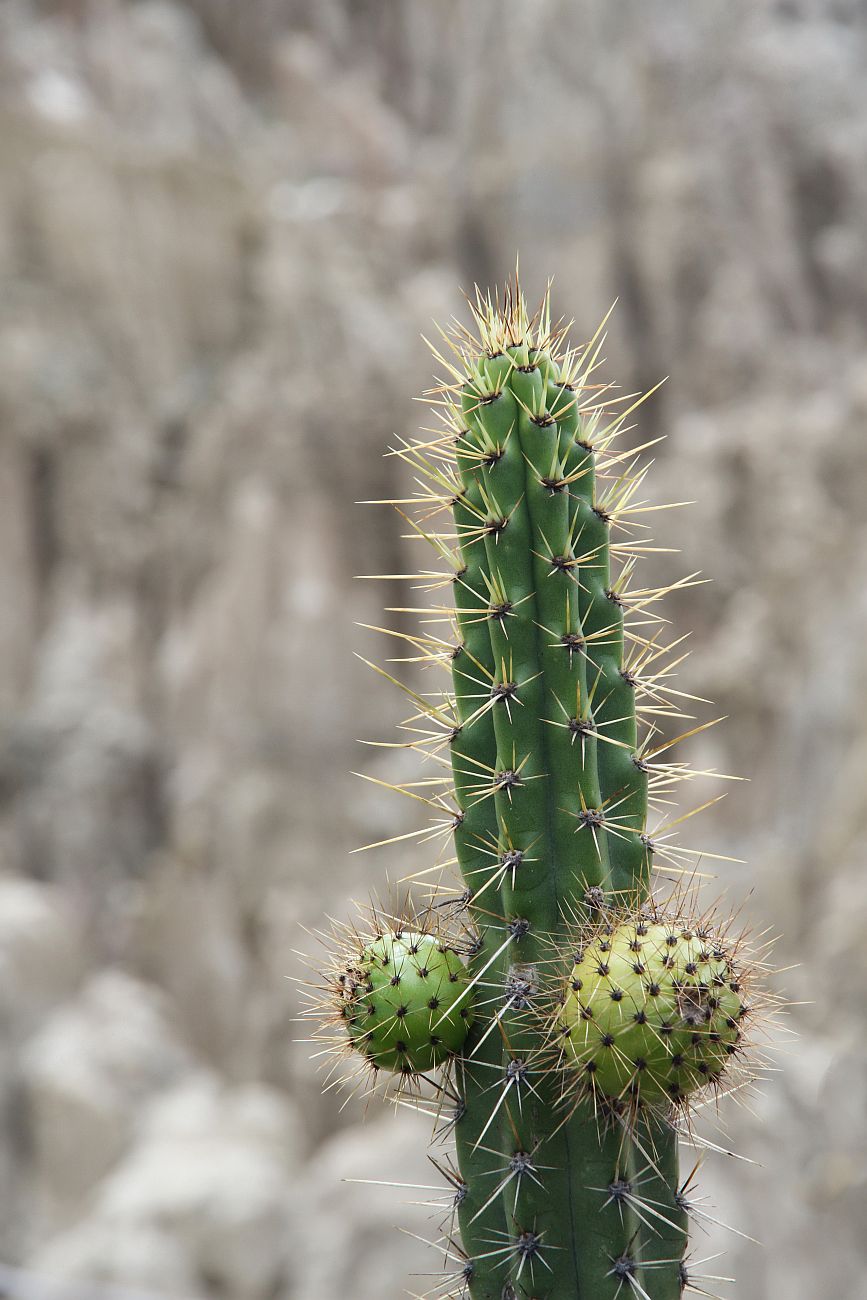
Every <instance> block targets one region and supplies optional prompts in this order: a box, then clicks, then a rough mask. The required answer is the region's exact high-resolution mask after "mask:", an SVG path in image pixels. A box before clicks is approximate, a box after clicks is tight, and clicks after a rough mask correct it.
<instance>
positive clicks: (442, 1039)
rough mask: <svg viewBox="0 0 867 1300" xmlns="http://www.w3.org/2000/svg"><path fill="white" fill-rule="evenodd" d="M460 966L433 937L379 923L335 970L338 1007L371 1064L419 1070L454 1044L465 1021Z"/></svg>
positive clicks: (468, 1017) (464, 978)
mask: <svg viewBox="0 0 867 1300" xmlns="http://www.w3.org/2000/svg"><path fill="white" fill-rule="evenodd" d="M468 982H469V976H468V975H467V971H466V967H465V966H464V964H463V962H462V961H461V958H460V956H459V955H458V953H457V952H456V951H455V949H454V948H451V947H449V946H448V945H447V944H446V943H445V942H443V940H442V939H441V938H438V937H437V936H435V935H431V934H422V933H420V932H419V931H415V930H403V929H400V930H387V931H386V932H385V933H383V934H381V935H379V936H378V937H377V938H376V939H374V940H373V941H372V942H371V943H368V944H367V945H366V946H365V947H364V948H363V949H362V951H361V952H360V954H359V956H358V959H357V961H354V962H348V963H347V965H346V970H345V972H343V973H342V974H341V976H340V977H339V980H338V983H339V989H340V997H341V999H342V1004H341V1014H342V1016H343V1018H344V1019H345V1021H346V1024H347V1027H348V1029H349V1037H350V1040H351V1042H352V1044H353V1046H354V1047H356V1048H357V1049H358V1050H359V1051H361V1052H363V1053H364V1055H365V1056H366V1057H367V1058H368V1059H369V1060H370V1062H371V1064H373V1065H375V1066H377V1067H379V1068H381V1069H383V1070H394V1071H399V1072H401V1073H403V1074H422V1073H424V1072H425V1071H426V1070H431V1069H433V1068H434V1067H435V1066H437V1065H441V1064H442V1063H443V1062H444V1061H445V1060H447V1059H448V1057H449V1056H452V1055H454V1053H455V1052H458V1051H460V1049H461V1047H463V1045H464V1042H465V1040H466V1037H467V1032H468V1030H469V1027H470V1024H471V1023H472V1009H471V1007H470V995H469V993H468V991H467V989H468Z"/></svg>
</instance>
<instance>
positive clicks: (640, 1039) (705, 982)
mask: <svg viewBox="0 0 867 1300" xmlns="http://www.w3.org/2000/svg"><path fill="white" fill-rule="evenodd" d="M740 990H741V984H740V979H739V971H738V968H737V964H736V963H735V961H734V959H733V954H732V952H731V951H730V949H729V948H727V947H726V946H725V944H724V943H723V942H722V940H721V939H719V938H718V937H716V936H714V935H713V934H712V933H710V932H708V931H707V930H705V929H700V930H693V929H690V928H688V927H687V926H686V925H685V924H684V922H683V921H682V920H681V921H678V922H674V923H672V922H666V921H664V920H657V921H647V922H645V921H643V920H641V919H638V920H633V921H628V922H621V923H619V924H617V923H614V924H612V923H610V922H609V923H607V924H605V925H604V926H603V927H602V929H601V930H600V931H599V932H597V933H596V934H594V935H593V936H592V938H591V939H590V940H589V941H588V942H587V943H586V944H585V945H583V946H582V948H581V949H580V950H579V951H578V953H577V954H576V958H575V964H574V965H573V967H572V971H571V973H570V975H569V981H568V987H567V992H566V996H565V999H564V1001H563V1004H562V1007H561V1008H560V1010H559V1013H558V1028H559V1031H560V1036H561V1038H562V1040H563V1043H564V1045H565V1050H566V1055H567V1060H571V1062H573V1063H574V1064H575V1065H577V1066H578V1067H579V1069H580V1070H581V1072H582V1074H583V1076H584V1079H585V1081H586V1086H587V1087H588V1090H592V1091H593V1092H595V1093H597V1094H599V1095H602V1096H603V1097H608V1098H618V1097H622V1096H624V1095H627V1094H629V1095H631V1096H632V1097H633V1098H635V1099H637V1100H638V1101H644V1102H660V1101H663V1100H668V1101H678V1100H680V1099H685V1098H686V1097H688V1096H689V1094H690V1093H692V1092H694V1091H695V1090H696V1089H697V1088H701V1087H702V1086H704V1085H706V1084H708V1083H713V1082H715V1081H717V1080H718V1079H719V1078H720V1076H721V1074H722V1072H723V1070H724V1068H725V1066H726V1063H727V1061H728V1059H729V1057H730V1056H732V1055H734V1054H735V1053H736V1051H737V1043H738V1040H739V1038H740V1036H741V1031H740V1027H739V1026H740V1022H741V1021H742V1020H743V1018H744V1017H745V1016H746V1014H747V1006H746V1004H745V1003H744V1002H743V1001H742V1000H741V992H740Z"/></svg>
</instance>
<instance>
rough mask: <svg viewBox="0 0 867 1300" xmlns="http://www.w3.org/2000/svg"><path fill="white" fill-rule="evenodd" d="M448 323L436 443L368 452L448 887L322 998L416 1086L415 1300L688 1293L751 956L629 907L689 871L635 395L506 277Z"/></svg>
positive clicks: (346, 1039)
mask: <svg viewBox="0 0 867 1300" xmlns="http://www.w3.org/2000/svg"><path fill="white" fill-rule="evenodd" d="M549 289H550V286H549ZM470 310H471V315H472V321H473V328H472V329H468V328H466V327H465V326H464V325H462V324H460V323H459V322H456V321H455V322H452V323H451V325H450V326H449V327H448V329H446V330H445V331H441V338H442V342H441V343H440V344H439V345H437V346H434V347H433V348H432V350H433V352H434V355H435V357H436V359H437V362H438V363H439V365H440V367H441V368H442V375H441V379H440V382H439V383H438V385H437V386H436V387H435V388H434V389H432V390H431V391H430V392H429V393H428V394H427V396H428V398H429V400H430V402H431V405H432V408H433V410H434V412H435V415H436V427H435V428H433V429H429V430H427V431H426V432H425V433H424V435H423V436H422V437H421V438H419V439H418V440H415V441H411V442H401V444H400V445H399V446H398V447H397V448H396V449H395V450H396V451H397V453H398V454H399V455H400V456H401V457H402V458H403V460H404V461H405V462H406V463H407V465H408V466H409V467H410V469H411V471H412V473H413V477H414V479H415V482H416V483H417V484H419V485H420V491H419V492H418V494H417V496H416V498H415V499H414V510H413V511H412V512H411V513H408V512H407V511H406V509H405V503H402V504H398V503H396V504H398V509H399V510H400V512H401V514H402V516H403V517H404V519H406V520H408V522H409V523H410V525H411V528H412V534H413V537H415V538H425V539H426V540H427V541H428V542H429V543H431V545H432V546H433V548H434V550H435V551H436V553H437V554H438V556H439V558H440V560H441V561H442V562H443V570H444V571H442V570H441V571H437V572H430V571H428V572H423V573H421V574H419V575H415V576H414V578H413V581H414V582H415V583H416V584H417V585H420V586H421V587H423V588H425V589H426V590H427V591H428V592H430V593H431V598H430V603H429V605H426V606H425V607H424V608H423V610H422V611H421V613H422V618H423V630H422V631H421V632H412V633H410V632H392V633H390V635H392V636H394V637H397V638H399V639H401V640H402V641H403V642H404V644H405V645H407V646H408V647H409V648H410V652H411V653H410V656H409V657H410V658H411V659H413V660H417V659H421V660H423V661H424V663H425V665H426V666H428V667H430V669H431V670H432V671H433V672H439V673H442V672H445V673H447V674H448V675H449V679H450V685H449V686H447V687H446V688H445V690H444V691H442V693H440V694H431V692H430V691H429V690H428V689H427V688H426V687H427V683H426V686H425V689H424V690H422V689H421V688H419V689H417V688H416V687H415V686H413V687H407V686H403V687H402V689H403V690H404V691H405V693H406V695H407V697H408V699H409V700H410V704H411V715H410V717H409V718H408V719H407V721H406V723H405V724H404V725H405V727H406V728H407V729H408V731H409V732H410V733H411V742H410V743H411V745H412V746H413V747H414V748H416V749H418V750H420V751H421V752H423V753H424V754H425V755H426V757H427V759H428V761H429V762H431V763H433V764H434V765H436V768H437V769H438V771H437V774H435V775H434V776H433V777H431V778H429V779H428V780H426V781H425V782H424V783H422V784H421V785H419V784H417V783H410V784H408V785H406V786H396V787H394V788H396V789H400V790H402V791H403V793H405V794H407V795H409V796H410V797H411V798H412V799H413V800H414V801H416V802H421V803H422V804H423V805H424V806H425V807H426V808H427V810H428V812H429V814H430V822H429V824H428V825H427V826H426V827H425V828H424V830H423V832H422V835H423V837H437V836H443V837H444V838H445V840H446V842H447V843H450V844H451V845H452V850H451V851H452V852H453V858H451V862H453V863H456V865H457V867H458V870H459V873H460V883H459V885H458V886H457V888H456V889H455V888H454V887H452V886H449V885H448V884H447V883H445V882H440V883H438V884H437V886H436V888H435V891H434V895H435V897H434V900H433V903H432V905H431V907H430V909H429V911H428V913H427V916H426V918H425V920H424V921H416V922H414V923H413V924H412V926H411V927H410V929H409V930H408V931H407V930H405V929H402V928H401V926H399V925H397V926H394V925H389V924H386V925H383V924H379V925H378V927H377V931H376V934H375V936H374V937H373V938H369V937H368V938H367V939H363V940H360V941H354V942H353V943H352V944H350V946H349V950H348V951H347V952H345V953H343V954H342V955H341V956H340V957H339V958H338V960H337V963H336V967H335V969H336V971H337V976H336V979H335V978H334V977H332V979H331V980H330V982H329V984H328V990H327V994H326V996H327V998H328V999H330V1002H331V1005H332V1010H333V1012H334V1018H335V1019H336V1021H337V1023H338V1032H339V1035H340V1037H341V1041H342V1042H343V1043H345V1044H352V1045H353V1046H354V1047H355V1048H356V1049H357V1050H358V1051H359V1052H360V1053H361V1054H362V1056H363V1057H364V1058H365V1059H366V1060H367V1061H369V1062H370V1063H372V1064H373V1065H374V1066H375V1067H378V1068H382V1069H384V1070H388V1071H394V1072H396V1073H397V1074H398V1075H400V1076H406V1075H411V1076H418V1075H419V1074H425V1075H427V1073H428V1072H429V1071H430V1070H431V1069H433V1068H434V1067H437V1066H440V1067H442V1071H441V1074H440V1076H439V1079H438V1080H436V1081H432V1082H431V1086H432V1087H433V1088H434V1089H435V1090H436V1089H438V1090H439V1091H440V1094H441V1095H444V1096H446V1097H448V1098H449V1099H450V1100H451V1102H453V1103H454V1104H453V1105H450V1107H449V1113H450V1126H451V1128H452V1130H453V1133H454V1140H455V1145H456V1150H457V1168H456V1169H454V1168H452V1167H451V1166H450V1167H449V1170H448V1171H447V1177H448V1178H449V1181H451V1182H452V1183H453V1185H454V1187H455V1198H454V1214H455V1216H456V1219H457V1227H458V1228H459V1232H460V1240H459V1241H458V1237H457V1233H456V1231H455V1230H454V1229H455V1225H454V1224H450V1225H449V1226H448V1227H447V1229H446V1236H447V1239H448V1241H449V1243H450V1245H449V1255H450V1265H449V1268H448V1270H447V1273H448V1276H447V1277H446V1279H445V1280H444V1281H443V1283H442V1285H440V1286H438V1287H437V1289H436V1290H435V1292H434V1294H435V1295H437V1296H445V1295H446V1294H449V1295H455V1296H465V1295H469V1296H470V1297H472V1300H502V1297H505V1296H511V1297H523V1298H525V1300H567V1297H575V1296H578V1297H580V1300H615V1298H616V1297H619V1296H630V1295H633V1296H636V1297H644V1300H674V1298H675V1297H679V1296H680V1295H681V1294H682V1293H683V1291H684V1290H685V1289H688V1288H689V1287H690V1286H692V1287H693V1288H694V1289H697V1290H699V1291H701V1283H700V1281H699V1280H698V1279H697V1278H696V1277H695V1276H694V1275H693V1273H692V1272H691V1270H690V1268H689V1267H688V1266H687V1264H686V1263H685V1262H684V1261H685V1257H686V1251H687V1219H688V1211H689V1201H688V1198H687V1196H686V1192H685V1189H684V1186H683V1185H682V1184H681V1183H680V1181H679V1176H678V1172H677V1169H678V1137H679V1133H680V1131H681V1130H683V1128H684V1125H683V1120H682V1115H683V1110H682V1108H683V1106H684V1105H685V1103H687V1102H688V1100H689V1099H690V1098H691V1097H693V1096H694V1095H696V1094H697V1093H700V1092H701V1090H703V1089H706V1088H708V1087H715V1088H716V1089H718V1090H719V1089H721V1088H724V1087H725V1080H726V1079H727V1078H728V1077H729V1073H728V1071H729V1065H730V1062H731V1061H732V1060H733V1059H739V1058H740V1056H741V1052H742V1048H743V1043H744V1031H745V1029H746V1028H747V1026H748V1022H749V1021H750V1020H751V1019H752V1018H754V1016H755V1010H756V1006H757V1002H756V999H755V998H754V997H752V996H751V998H750V1000H749V1002H748V1001H747V999H746V997H745V996H744V994H743V993H742V990H743V989H745V988H746V986H747V985H748V984H750V983H752V982H754V981H753V978H752V971H753V970H754V968H755V967H756V964H757V959H756V958H755V957H752V956H750V955H749V954H748V952H747V950H746V948H745V946H744V942H743V940H742V939H738V938H734V939H733V938H732V937H731V935H729V934H727V933H726V932H725V927H721V926H720V924H719V922H718V921H716V920H715V919H714V918H713V917H709V916H707V915H704V916H696V915H695V914H694V912H695V905H694V900H693V899H692V897H691V895H690V892H689V890H686V891H684V889H683V887H682V882H681V886H680V887H679V892H678V897H677V898H676V899H675V900H674V901H673V902H672V903H670V905H669V906H667V907H665V906H660V907H658V906H657V905H656V903H654V902H653V901H652V898H651V885H652V882H653V883H656V885H657V888H662V889H663V890H665V889H666V888H667V889H668V890H669V892H670V891H671V889H672V888H673V887H675V886H677V882H678V880H679V878H681V877H683V876H684V875H686V876H688V875H689V873H690V872H691V870H692V862H693V857H692V854H691V852H690V851H689V850H686V849H681V848H678V847H677V846H676V845H675V844H674V842H673V839H672V832H673V830H674V826H675V824H676V823H677V822H682V821H683V820H684V818H683V817H682V816H681V817H677V818H675V817H674V816H673V815H672V814H671V812H670V795H671V790H672V787H673V786H674V785H675V784H676V782H677V781H678V780H679V779H682V778H684V777H685V776H686V775H688V769H687V768H686V767H685V765H683V764H680V763H678V764H671V763H670V761H669V751H670V750H671V747H672V745H673V744H675V743H677V740H679V739H685V738H686V737H688V736H691V735H693V734H695V732H696V731H699V730H701V729H702V728H701V727H698V726H689V725H688V726H687V729H686V730H685V731H683V733H682V735H680V736H678V735H677V734H676V732H677V730H678V728H679V727H680V726H681V724H680V723H678V722H677V721H676V720H677V719H680V718H683V717H684V716H685V715H684V711H683V706H684V702H685V698H686V697H683V696H682V695H681V694H680V693H679V692H678V691H677V690H676V688H675V687H674V686H673V684H672V672H673V669H674V668H675V667H676V665H677V663H678V662H679V661H680V658H681V657H682V655H681V651H680V648H679V647H680V642H679V641H677V640H667V639H666V636H665V634H664V629H665V623H664V621H663V620H662V619H661V618H660V616H659V614H658V609H657V606H658V602H659V600H660V599H661V597H662V596H663V595H664V594H665V591H666V590H669V589H670V588H667V589H661V590H657V589H652V590H651V589H648V588H642V587H640V586H638V585H637V583H636V580H635V565H636V561H637V560H638V558H639V557H640V554H641V552H642V549H643V548H644V547H645V546H646V545H647V539H646V537H645V536H644V534H643V532H642V531H640V530H639V525H640V518H641V511H642V509H643V506H642V503H641V501H640V500H639V493H640V490H641V485H642V483H643V479H644V474H645V470H644V469H643V468H642V467H641V466H640V464H639V460H638V453H637V452H636V451H634V450H633V451H620V450H619V449H618V445H617V440H618V438H619V437H620V436H621V435H622V434H623V433H624V432H625V431H626V430H627V429H628V427H629V424H630V420H631V417H632V415H633V413H634V412H635V410H636V408H637V407H638V406H639V405H640V404H641V402H642V401H643V400H644V398H643V397H638V398H634V397H626V398H624V397H622V396H621V395H620V394H619V393H618V392H617V391H616V390H615V389H613V388H612V387H611V386H610V385H608V384H606V383H604V382H602V381H601V380H599V379H598V378H597V371H598V367H599V363H600V350H601V346H602V341H603V338H604V334H603V327H604V322H603V326H602V327H600V329H599V330H598V331H597V333H596V335H595V336H594V338H593V339H592V340H591V341H590V343H589V344H587V345H586V346H585V347H582V348H571V347H569V346H568V344H567V341H566V336H567V326H566V325H565V324H564V322H562V321H559V322H556V323H554V322H552V319H551V310H550V292H548V293H546V294H545V297H544V299H543V301H542V303H541V305H540V307H539V309H538V310H537V311H536V312H535V313H532V314H531V313H530V312H529V311H528V310H527V306H526V302H525V300H524V297H523V294H522V293H521V290H520V286H519V284H518V280H517V276H516V277H515V279H514V280H513V281H511V282H510V283H509V284H508V285H507V286H506V289H505V291H504V293H503V296H502V299H501V300H499V301H495V300H494V299H493V298H492V297H491V296H490V295H482V294H481V293H480V292H478V291H477V294H476V298H475V300H474V302H472V303H471V304H470ZM640 450H642V449H641V448H639V449H638V451H640ZM694 580H695V575H691V576H690V577H688V578H686V579H684V580H683V581H682V582H681V583H679V584H675V585H684V584H686V583H689V582H692V581H694ZM443 593H445V594H446V597H445V598H443ZM380 671H382V670H380ZM385 675H386V676H390V674H385ZM391 680H394V679H393V678H392V679H391ZM398 685H400V683H398ZM704 725H711V724H704ZM657 809H658V810H660V811H659V812H658V814H657V813H656V810H657ZM649 810H650V811H651V812H652V813H653V815H654V817H655V818H656V820H655V823H654V824H653V825H650V824H649V823H648V811H649ZM448 859H449V852H448V851H446V852H445V853H443V854H442V855H441V862H442V865H443V869H444V871H445V869H446V868H447V867H448V865H449V861H448ZM654 873H656V881H655V882H654ZM421 874H422V876H423V879H424V881H425V883H427V884H429V883H430V881H431V879H432V876H431V874H430V869H429V868H428V869H426V870H425V871H424V872H423V873H421ZM449 913H451V914H452V916H453V917H455V918H460V921H461V924H462V925H463V926H464V927H465V932H464V934H463V936H462V938H461V939H460V940H459V941H450V940H449V939H448V938H447V937H444V933H443V929H442V925H443V922H442V917H443V916H447V915H448V914H449ZM434 915H436V916H437V917H438V918H440V919H439V920H438V922H437V924H436V925H433V923H432V921H431V918H432V917H433V916H434ZM467 934H469V936H470V937H469V940H467ZM458 950H460V951H461V952H462V953H463V955H464V961H461V960H460V958H459V957H458V955H457V952H458ZM464 962H465V963H466V964H464ZM758 964H761V963H760V962H758ZM398 966H399V967H400V970H399V971H398V970H397V967H398ZM395 977H399V978H400V981H401V983H400V985H399V986H395V984H394V980H395ZM404 984H405V987H404ZM434 986H435V992H434V994H433V995H431V993H430V990H431V988H433V987H434ZM432 997H433V999H434V1000H435V1001H436V1003H437V1005H436V1006H435V1007H434V1006H433V1001H432V1000H431V998H432ZM759 1001H761V998H760V999H759Z"/></svg>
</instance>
